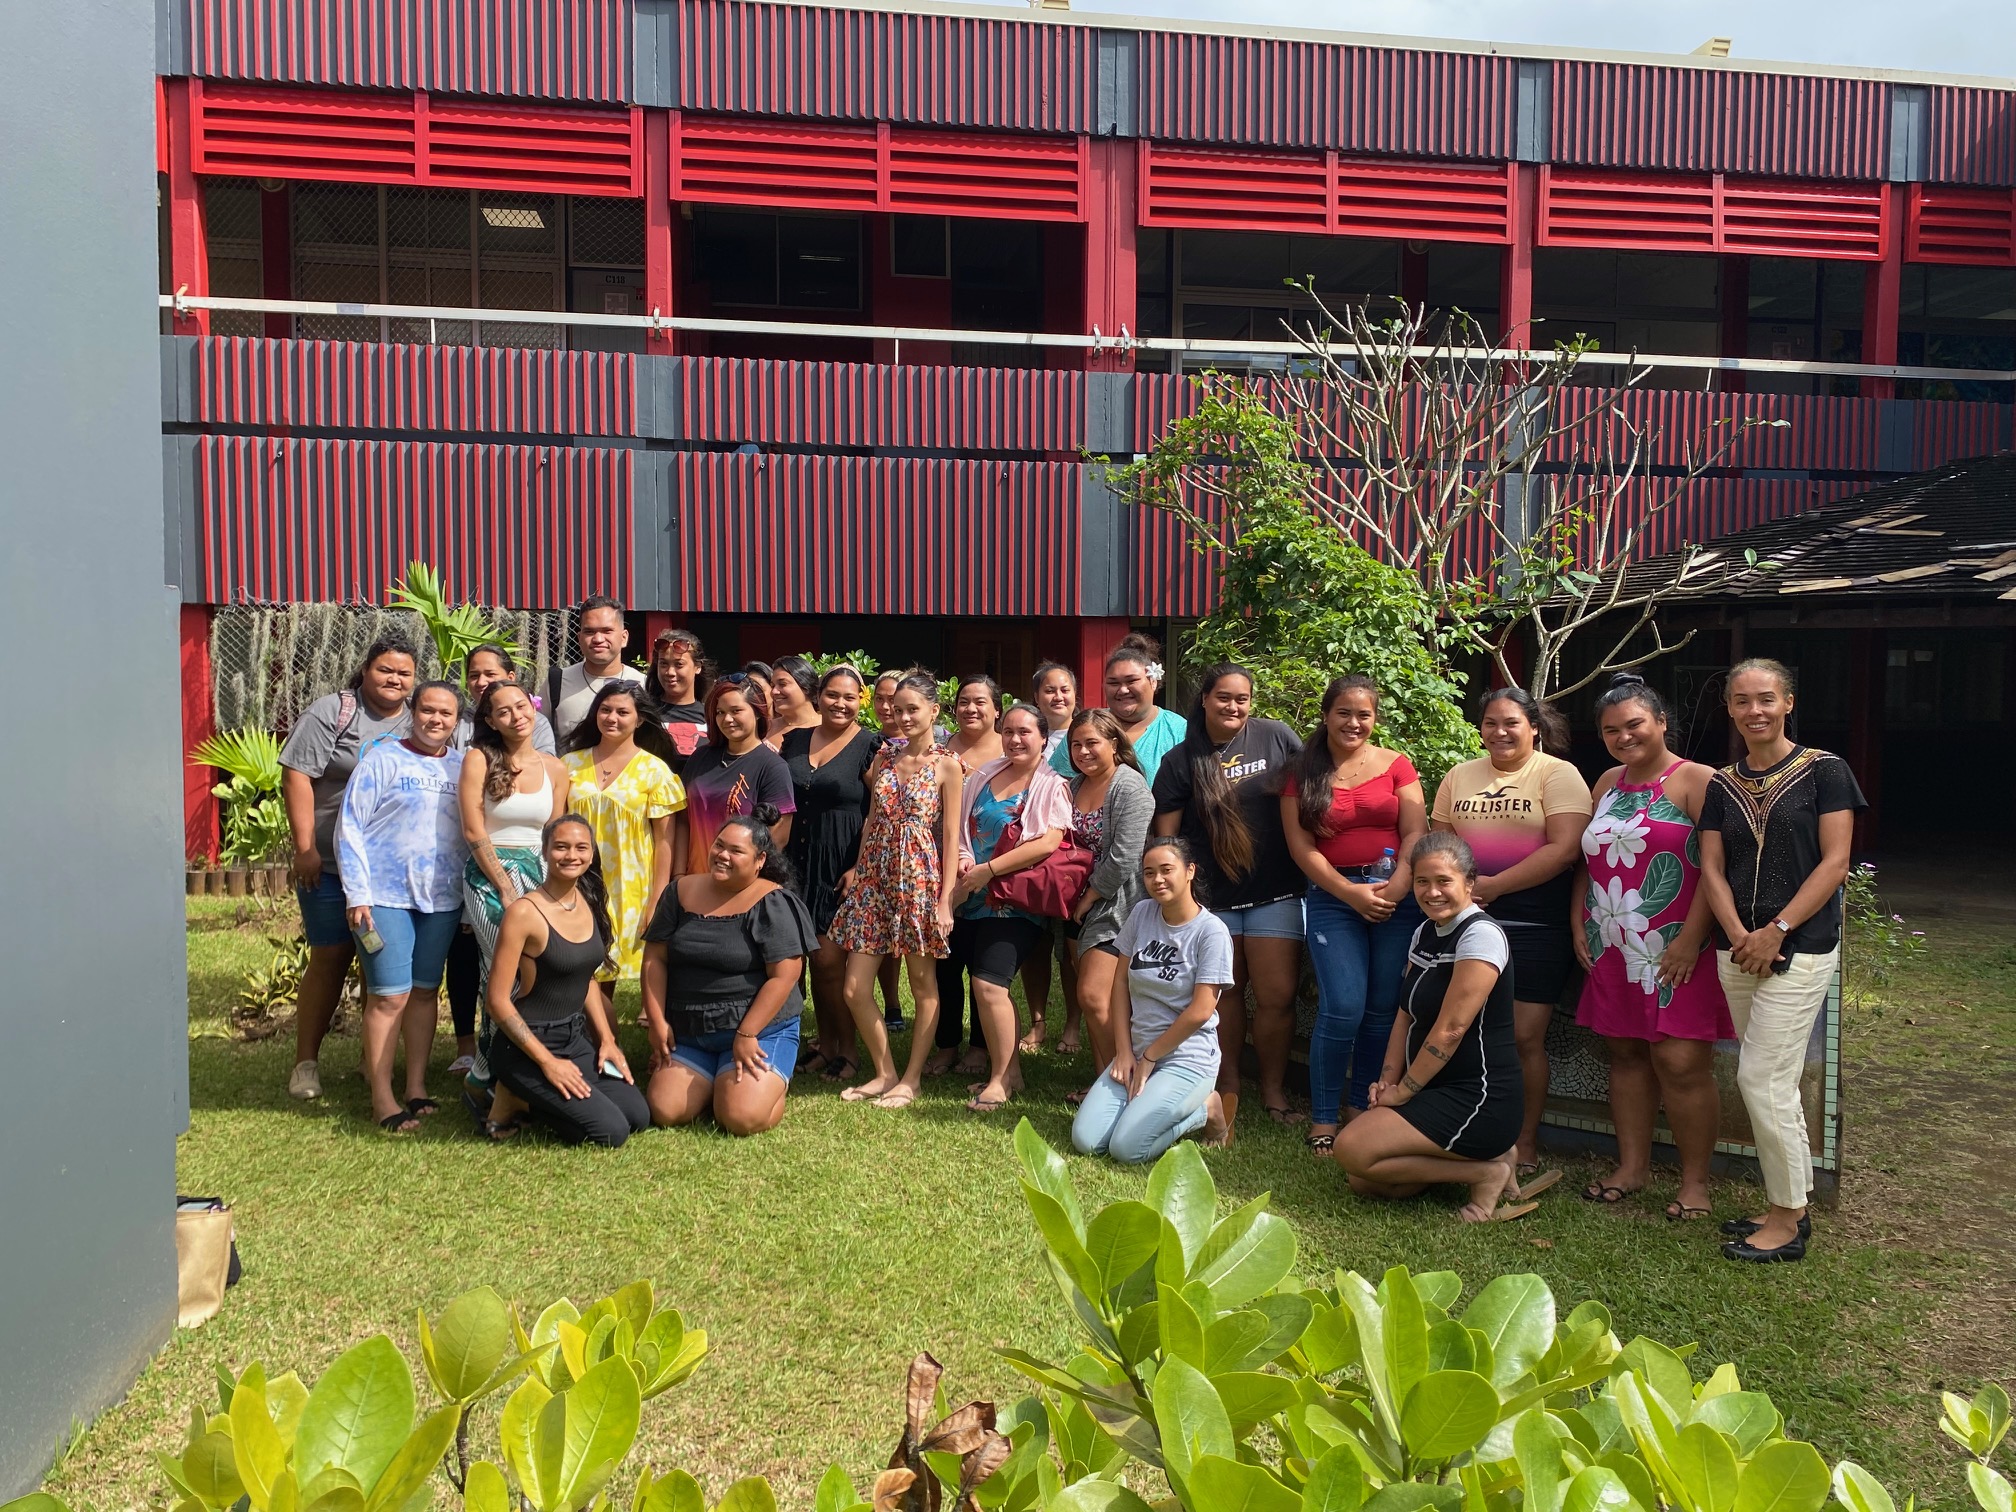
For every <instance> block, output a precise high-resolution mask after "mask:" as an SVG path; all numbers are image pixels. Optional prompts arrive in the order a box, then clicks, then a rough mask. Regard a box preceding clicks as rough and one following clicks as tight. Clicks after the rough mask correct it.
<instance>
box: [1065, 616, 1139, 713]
mask: <svg viewBox="0 0 2016 1512" xmlns="http://www.w3.org/2000/svg"><path fill="white" fill-rule="evenodd" d="M1128 628H1129V626H1128V622H1127V620H1126V619H1125V618H1124V617H1119V618H1103V619H1081V620H1079V621H1078V654H1077V656H1076V657H1074V658H1072V660H1074V661H1075V662H1076V664H1077V672H1078V702H1079V703H1080V704H1081V705H1083V706H1084V707H1086V708H1088V709H1096V708H1100V707H1102V706H1103V705H1104V704H1105V702H1106V658H1107V656H1108V655H1109V654H1110V653H1111V652H1112V650H1113V648H1114V647H1115V646H1117V645H1119V644H1120V642H1121V641H1122V640H1124V639H1125V638H1126V635H1127V631H1128Z"/></svg>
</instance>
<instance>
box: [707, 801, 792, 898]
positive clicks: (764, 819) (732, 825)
mask: <svg viewBox="0 0 2016 1512" xmlns="http://www.w3.org/2000/svg"><path fill="white" fill-rule="evenodd" d="M782 817H783V814H782V813H781V812H780V811H779V810H778V808H777V806H776V805H775V804H770V803H759V804H757V805H756V807H755V809H754V810H753V811H752V812H750V813H747V814H736V815H735V816H734V817H732V818H730V819H728V820H727V821H726V822H724V823H723V824H722V826H721V829H722V830H723V831H726V830H730V829H744V830H747V831H748V832H749V843H750V844H751V845H753V846H755V847H756V854H757V855H758V856H760V857H761V858H762V865H761V866H759V867H758V868H757V871H756V875H757V876H759V877H761V878H762V879H763V880H764V881H765V882H775V883H776V884H777V885H778V886H779V887H787V888H788V887H791V886H794V885H795V882H796V879H795V877H794V875H793V873H792V870H791V863H790V861H789V860H787V859H786V858H785V855H784V847H783V846H781V845H779V844H778V843H777V837H776V836H775V835H774V834H772V833H771V830H770V827H771V826H772V825H773V824H775V823H776V822H777V821H778V820H779V819H781V818H782Z"/></svg>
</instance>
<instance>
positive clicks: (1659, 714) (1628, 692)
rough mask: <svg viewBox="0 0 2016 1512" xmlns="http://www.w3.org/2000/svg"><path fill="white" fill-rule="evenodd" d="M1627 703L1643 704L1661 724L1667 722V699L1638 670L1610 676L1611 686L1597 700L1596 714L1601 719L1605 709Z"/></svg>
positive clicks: (1648, 712)
mask: <svg viewBox="0 0 2016 1512" xmlns="http://www.w3.org/2000/svg"><path fill="white" fill-rule="evenodd" d="M1626 703H1635V704H1643V705H1644V707H1645V712H1646V713H1647V714H1650V715H1651V716H1652V717H1653V718H1654V719H1656V720H1658V721H1659V722H1660V723H1661V724H1664V723H1665V722H1666V718H1667V715H1666V700H1665V699H1663V698H1661V697H1660V696H1659V694H1658V691H1657V690H1656V689H1654V688H1653V686H1652V685H1651V684H1650V683H1648V682H1647V681H1645V679H1644V678H1642V677H1640V676H1639V675H1638V674H1637V673H1636V672H1614V673H1612V674H1611V676H1610V686H1609V687H1607V688H1605V689H1604V690H1603V696H1602V697H1601V698H1599V699H1597V700H1596V715H1597V717H1598V718H1599V719H1600V718H1601V717H1602V715H1603V711H1604V710H1605V709H1614V708H1616V707H1617V705H1619V704H1626Z"/></svg>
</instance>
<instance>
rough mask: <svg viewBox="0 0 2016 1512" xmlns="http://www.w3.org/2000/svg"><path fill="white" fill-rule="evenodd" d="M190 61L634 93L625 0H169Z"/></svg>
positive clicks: (256, 71) (323, 80) (487, 86)
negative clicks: (183, 28)
mask: <svg viewBox="0 0 2016 1512" xmlns="http://www.w3.org/2000/svg"><path fill="white" fill-rule="evenodd" d="M169 3H171V4H173V5H176V6H178V7H180V8H181V10H182V13H183V21H184V25H185V26H186V28H187V35H188V38H189V57H190V72H192V73H194V74H196V75H197V76H198V77H201V78H211V79H271V80H274V81H277V82H287V83H295V84H347V85H354V86H357V87H359V88H365V89H434V90H442V91H446V92H452V93H456V94H487V95H521V96H526V97H529V98H534V99H538V98H545V99H555V100H610V101H620V100H626V99H628V98H629V96H630V27H631V5H630V0H402V3H399V4H387V3H385V0H169Z"/></svg>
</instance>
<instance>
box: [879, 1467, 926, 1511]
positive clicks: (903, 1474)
mask: <svg viewBox="0 0 2016 1512" xmlns="http://www.w3.org/2000/svg"><path fill="white" fill-rule="evenodd" d="M916 1479H917V1476H916V1473H915V1472H914V1471H910V1470H884V1471H883V1472H882V1473H881V1474H880V1475H878V1476H876V1477H875V1489H874V1490H873V1491H871V1492H869V1494H868V1500H869V1504H870V1505H871V1506H873V1507H874V1509H875V1512H899V1509H900V1508H901V1507H902V1505H903V1501H904V1496H903V1493H904V1492H906V1491H908V1490H909V1489H910V1485H911V1482H913V1481H915V1480H916Z"/></svg>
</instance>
